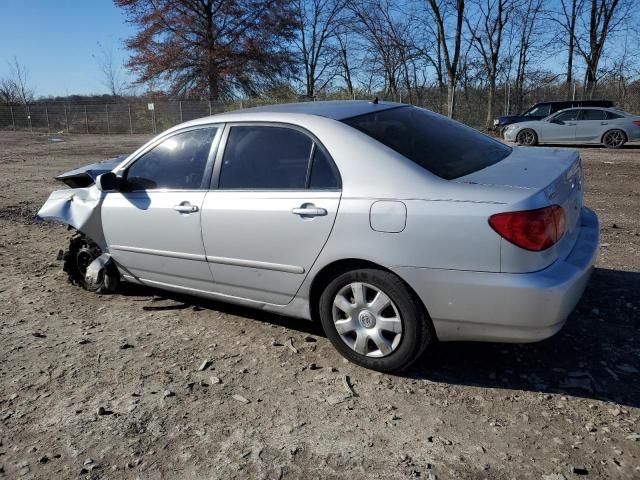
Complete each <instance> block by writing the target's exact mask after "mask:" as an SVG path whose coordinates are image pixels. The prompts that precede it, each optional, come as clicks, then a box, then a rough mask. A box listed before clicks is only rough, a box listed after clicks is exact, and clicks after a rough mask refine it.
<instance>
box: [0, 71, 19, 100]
mask: <svg viewBox="0 0 640 480" xmlns="http://www.w3.org/2000/svg"><path fill="white" fill-rule="evenodd" d="M0 102H1V103H3V104H5V105H11V104H12V103H18V87H17V85H16V83H15V82H14V81H13V79H12V78H9V77H6V78H0Z"/></svg>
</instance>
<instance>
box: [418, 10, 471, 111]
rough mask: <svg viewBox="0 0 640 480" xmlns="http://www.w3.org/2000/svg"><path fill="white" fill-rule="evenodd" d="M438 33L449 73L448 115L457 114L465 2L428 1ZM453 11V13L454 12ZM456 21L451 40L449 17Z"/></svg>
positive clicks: (445, 65)
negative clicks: (457, 91) (456, 104)
mask: <svg viewBox="0 0 640 480" xmlns="http://www.w3.org/2000/svg"><path fill="white" fill-rule="evenodd" d="M427 5H428V6H429V8H430V9H431V13H432V15H433V19H434V21H435V23H436V28H437V31H438V41H439V42H440V51H441V54H442V59H443V61H444V62H443V63H444V67H445V70H446V73H447V115H448V116H449V117H453V116H454V114H455V103H456V85H457V83H458V80H459V77H460V71H459V67H460V47H461V45H462V28H463V23H464V8H465V0H427ZM452 10H453V12H452ZM450 16H451V17H453V19H454V28H453V30H454V33H453V36H452V38H451V39H449V37H450V35H449V36H448V35H447V34H448V33H449V34H450V32H449V22H448V20H449V17H450Z"/></svg>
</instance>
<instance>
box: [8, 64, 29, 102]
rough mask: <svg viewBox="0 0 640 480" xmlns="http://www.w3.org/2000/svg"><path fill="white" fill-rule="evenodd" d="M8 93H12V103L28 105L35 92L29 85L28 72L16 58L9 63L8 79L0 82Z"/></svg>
mask: <svg viewBox="0 0 640 480" xmlns="http://www.w3.org/2000/svg"><path fill="white" fill-rule="evenodd" d="M2 83H3V84H4V85H5V86H6V87H7V88H8V91H9V92H13V93H12V95H13V96H14V101H16V102H18V103H22V104H23V105H29V104H30V103H31V102H33V98H34V95H35V90H34V89H33V87H31V85H30V84H29V71H28V70H27V67H25V66H24V65H23V64H21V63H20V62H19V61H18V58H17V57H13V59H12V60H11V61H10V62H9V77H8V78H7V79H4V80H3V82H2Z"/></svg>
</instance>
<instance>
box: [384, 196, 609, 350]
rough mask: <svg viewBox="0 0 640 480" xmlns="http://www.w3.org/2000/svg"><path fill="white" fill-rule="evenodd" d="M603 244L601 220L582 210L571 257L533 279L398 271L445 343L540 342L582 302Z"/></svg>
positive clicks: (517, 275) (528, 275)
mask: <svg viewBox="0 0 640 480" xmlns="http://www.w3.org/2000/svg"><path fill="white" fill-rule="evenodd" d="M598 243H599V225H598V217H597V216H596V214H595V213H594V212H593V211H591V210H589V209H587V208H583V209H582V215H581V225H580V231H579V233H578V238H577V240H576V243H575V245H574V247H573V249H572V250H571V252H570V253H569V255H568V256H567V257H566V258H564V259H561V260H557V261H556V262H554V263H553V264H552V265H551V266H549V267H548V268H545V269H544V270H540V271H538V272H533V273H488V272H465V271H460V270H438V269H429V268H410V267H398V268H395V269H394V271H395V272H396V273H397V274H398V275H399V276H400V277H402V278H403V279H404V280H405V281H406V282H408V283H409V285H411V286H412V287H413V289H414V290H415V291H416V292H417V294H418V295H419V296H420V298H421V299H422V300H423V302H424V304H425V305H426V307H427V309H428V310H429V314H430V315H431V318H432V320H433V324H434V327H435V329H436V333H437V335H438V338H439V339H440V340H442V341H451V340H471V341H499V342H535V341H539V340H543V339H545V338H547V337H550V336H552V335H554V334H555V333H557V332H558V331H559V330H560V329H561V328H562V326H563V325H564V323H565V322H566V319H567V317H568V316H569V314H570V313H571V312H572V311H573V309H574V308H575V306H576V304H577V303H578V301H579V300H580V297H581V296H582V293H583V292H584V289H585V287H586V285H587V282H588V280H589V276H590V275H591V271H592V270H593V265H594V263H595V260H596V257H597V252H598Z"/></svg>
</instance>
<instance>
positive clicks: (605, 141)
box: [504, 107, 640, 148]
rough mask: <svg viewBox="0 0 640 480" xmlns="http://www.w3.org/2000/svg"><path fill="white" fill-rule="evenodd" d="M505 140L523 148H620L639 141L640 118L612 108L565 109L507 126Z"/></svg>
mask: <svg viewBox="0 0 640 480" xmlns="http://www.w3.org/2000/svg"><path fill="white" fill-rule="evenodd" d="M504 139H505V140H507V141H510V142H516V143H518V144H519V145H525V146H534V145H537V144H539V143H558V144H559V143H569V144H600V145H604V146H605V147H607V148H620V147H621V146H623V145H624V144H625V143H627V142H636V141H640V116H637V115H632V114H630V113H625V112H622V111H620V110H616V109H615V108H597V107H589V108H586V107H585V108H568V109H566V110H561V111H559V112H558V113H554V114H553V115H549V116H548V117H547V118H545V119H543V120H536V121H532V122H521V123H514V124H512V125H509V126H508V127H507V128H506V129H505V131H504Z"/></svg>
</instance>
